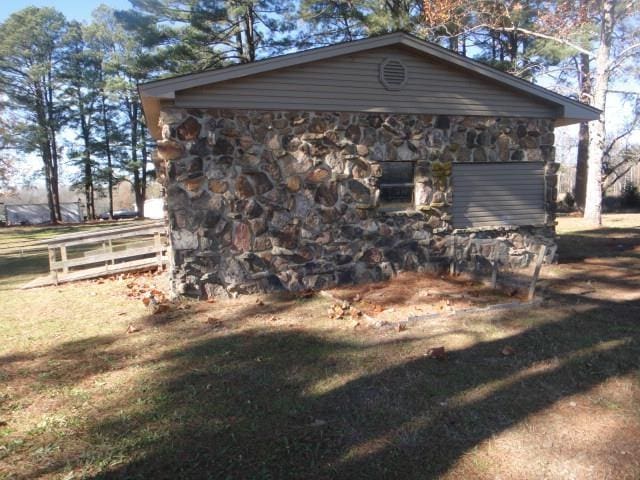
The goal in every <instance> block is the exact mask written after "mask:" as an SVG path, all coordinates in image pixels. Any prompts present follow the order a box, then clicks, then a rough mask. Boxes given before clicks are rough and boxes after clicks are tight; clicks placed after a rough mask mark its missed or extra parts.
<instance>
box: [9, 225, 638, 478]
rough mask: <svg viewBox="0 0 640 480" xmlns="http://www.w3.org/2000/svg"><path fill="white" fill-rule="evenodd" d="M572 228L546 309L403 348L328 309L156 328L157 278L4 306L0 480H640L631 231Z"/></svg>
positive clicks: (299, 302) (421, 337)
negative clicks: (149, 304) (442, 355)
mask: <svg viewBox="0 0 640 480" xmlns="http://www.w3.org/2000/svg"><path fill="white" fill-rule="evenodd" d="M572 220H573V219H570V220H569V222H568V223H567V224H565V219H562V220H561V224H560V227H561V228H560V230H561V231H563V232H565V233H564V235H563V236H562V237H561V250H560V254H561V255H563V257H564V258H568V259H569V261H568V262H567V263H564V264H560V265H558V266H554V267H550V268H548V269H546V271H544V277H545V278H544V282H546V290H547V295H548V301H547V302H546V303H545V304H544V306H543V307H542V308H539V309H535V310H532V311H529V312H524V311H518V312H516V313H508V312H507V313H504V314H502V315H501V316H494V317H488V316H483V317H477V318H455V319H449V320H446V321H445V320H442V319H441V320H438V321H437V322H436V321H434V322H433V323H424V324H422V325H420V326H417V327H412V328H410V329H409V330H407V331H403V332H397V331H392V330H376V329H371V328H365V327H363V326H360V327H357V328H354V325H353V322H350V321H346V320H330V319H328V318H327V316H326V310H327V308H328V306H329V304H330V302H329V300H325V299H323V298H322V297H312V298H296V297H282V296H270V297H261V298H260V299H259V301H257V299H256V298H255V297H245V298H242V299H238V300H233V301H227V302H217V303H189V302H187V303H182V304H179V305H174V306H173V308H172V309H171V310H170V311H169V312H166V313H163V314H160V315H151V314H150V313H149V312H148V311H147V310H146V309H145V307H144V305H143V303H142V302H141V301H140V299H139V298H138V297H132V296H130V295H131V292H132V291H138V290H140V289H143V290H149V289H151V288H153V287H160V288H163V286H164V284H163V280H162V279H160V278H156V277H141V278H139V279H137V280H136V282H135V283H136V285H135V286H132V285H131V284H132V283H134V282H133V281H132V280H131V279H122V280H117V279H112V280H107V281H101V282H85V283H82V284H76V285H65V286H61V287H51V288H44V289H38V290H30V291H15V290H7V289H5V290H1V291H0V328H2V332H3V340H5V341H3V342H2V344H0V382H1V383H0V422H2V423H0V425H2V426H0V478H7V479H8V478H12V479H13V478H20V479H23V478H24V479H27V478H28V479H31V478H65V479H71V478H141V479H142V478H144V479H147V478H154V479H156V478H167V479H175V478H327V479H329V478H367V479H369V478H405V479H406V478H416V479H418V478H419V479H424V478H451V479H458V478H474V479H475V478H479V479H484V478H486V479H494V478H503V479H530V478H531V479H538V478H552V479H566V478H576V479H590V478H593V479H601V478H615V479H624V478H628V479H637V478H639V477H640V442H639V441H638V438H640V328H639V325H638V321H639V319H640V278H639V277H638V272H639V271H640V228H639V227H638V224H639V223H640V222H638V220H640V216H638V215H636V216H632V215H628V216H626V217H625V218H624V219H621V220H620V222H617V223H616V225H607V224H605V227H606V228H607V229H609V230H607V229H605V230H601V231H600V232H592V231H582V230H581V228H582V227H578V226H575V225H570V223H571V221H572ZM609 220H610V217H607V220H606V221H607V223H608V222H609ZM616 221H617V218H616ZM612 238H613V239H615V242H614V243H613V248H614V249H613V250H612V249H611V248H612V242H611V239H612ZM620 240H624V242H625V243H623V245H624V247H623V248H617V247H616V246H617V245H620V243H619V241H620ZM2 276H4V279H5V280H4V281H5V283H4V285H5V287H4V288H9V287H10V285H11V284H12V280H11V273H10V272H7V271H6V270H3V271H2V272H1V273H0V277H2ZM0 281H2V278H0ZM589 282H590V283H589ZM132 287H133V288H132ZM0 288H2V287H0ZM130 325H134V326H135V327H136V328H138V329H139V331H137V332H135V333H131V334H127V333H126V331H127V329H128V327H129V326H130ZM441 345H442V346H445V347H446V349H447V351H448V359H447V360H446V361H439V360H434V359H431V358H428V357H427V356H425V353H426V352H427V351H428V349H429V348H433V347H436V346H441ZM507 347H509V348H508V349H507ZM504 351H507V352H509V353H511V352H513V354H512V355H511V354H509V355H504V354H503V352H504Z"/></svg>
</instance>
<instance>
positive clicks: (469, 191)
mask: <svg viewBox="0 0 640 480" xmlns="http://www.w3.org/2000/svg"><path fill="white" fill-rule="evenodd" d="M452 180H453V212H452V214H453V226H454V228H469V227H491V226H506V225H540V224H543V223H544V221H545V212H544V163H541V162H517V163H511V162H502V163H455V164H454V165H453V172H452Z"/></svg>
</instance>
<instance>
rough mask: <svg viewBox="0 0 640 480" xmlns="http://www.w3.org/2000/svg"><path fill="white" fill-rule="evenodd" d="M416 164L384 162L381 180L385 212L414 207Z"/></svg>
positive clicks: (380, 185) (382, 205)
mask: <svg viewBox="0 0 640 480" xmlns="http://www.w3.org/2000/svg"><path fill="white" fill-rule="evenodd" d="M414 166H415V162H391V161H389V162H383V163H382V177H381V178H380V182H379V187H380V206H381V207H382V208H384V209H385V210H406V209H409V208H412V207H413V189H414V183H413V175H414Z"/></svg>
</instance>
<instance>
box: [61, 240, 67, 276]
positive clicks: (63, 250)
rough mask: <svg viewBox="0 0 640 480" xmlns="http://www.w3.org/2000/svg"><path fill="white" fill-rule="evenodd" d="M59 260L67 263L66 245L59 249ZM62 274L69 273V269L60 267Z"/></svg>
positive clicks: (63, 266) (64, 266) (65, 266)
mask: <svg viewBox="0 0 640 480" xmlns="http://www.w3.org/2000/svg"><path fill="white" fill-rule="evenodd" d="M60 258H61V260H62V261H63V262H66V261H67V246H66V245H62V246H61V247H60ZM62 273H69V267H68V266H67V265H66V264H64V265H62Z"/></svg>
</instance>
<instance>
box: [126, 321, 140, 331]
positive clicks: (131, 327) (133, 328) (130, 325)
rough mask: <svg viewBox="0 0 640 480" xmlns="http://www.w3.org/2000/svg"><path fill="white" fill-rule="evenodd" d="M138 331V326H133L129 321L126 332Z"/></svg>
mask: <svg viewBox="0 0 640 480" xmlns="http://www.w3.org/2000/svg"><path fill="white" fill-rule="evenodd" d="M139 331H140V329H139V328H138V327H135V326H134V325H133V324H132V323H130V324H129V327H127V333H135V332H139Z"/></svg>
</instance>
